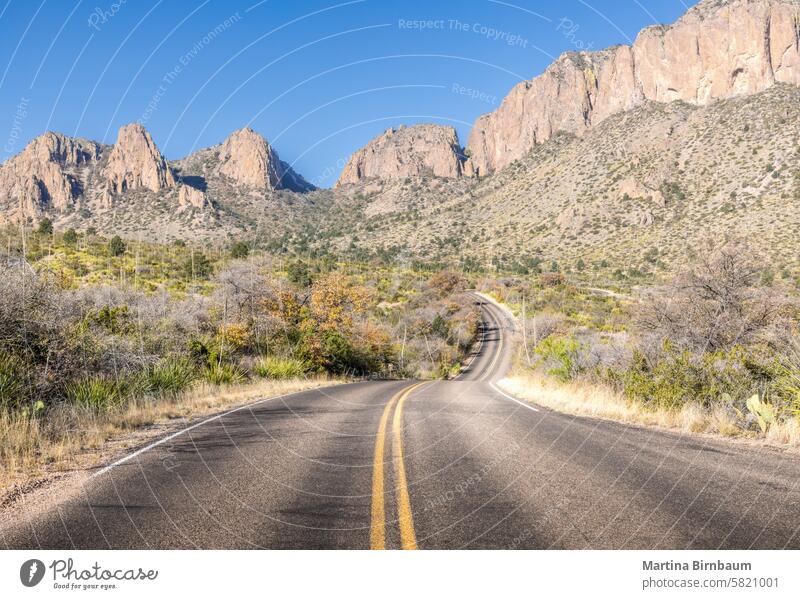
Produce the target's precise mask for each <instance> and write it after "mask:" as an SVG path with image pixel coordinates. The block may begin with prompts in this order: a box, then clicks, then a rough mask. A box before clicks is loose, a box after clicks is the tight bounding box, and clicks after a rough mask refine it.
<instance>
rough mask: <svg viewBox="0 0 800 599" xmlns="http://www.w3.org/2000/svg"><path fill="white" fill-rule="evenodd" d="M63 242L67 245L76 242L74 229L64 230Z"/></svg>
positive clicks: (76, 236)
mask: <svg viewBox="0 0 800 599" xmlns="http://www.w3.org/2000/svg"><path fill="white" fill-rule="evenodd" d="M64 243H66V244H67V245H69V246H74V245H75V244H76V243H78V233H77V232H76V231H75V229H67V230H66V231H65V232H64Z"/></svg>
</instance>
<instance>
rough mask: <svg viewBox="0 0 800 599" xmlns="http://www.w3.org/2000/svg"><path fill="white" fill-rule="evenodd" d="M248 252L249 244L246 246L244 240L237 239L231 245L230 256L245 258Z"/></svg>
mask: <svg viewBox="0 0 800 599" xmlns="http://www.w3.org/2000/svg"><path fill="white" fill-rule="evenodd" d="M249 254H250V246H248V245H247V244H246V243H245V242H244V241H237V242H236V243H234V244H233V245H231V258H237V259H241V258H247V256H248V255H249Z"/></svg>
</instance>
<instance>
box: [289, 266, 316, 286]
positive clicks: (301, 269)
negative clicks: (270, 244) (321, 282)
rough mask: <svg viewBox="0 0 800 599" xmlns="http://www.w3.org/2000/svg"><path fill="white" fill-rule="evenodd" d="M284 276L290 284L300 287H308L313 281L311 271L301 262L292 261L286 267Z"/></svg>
mask: <svg viewBox="0 0 800 599" xmlns="http://www.w3.org/2000/svg"><path fill="white" fill-rule="evenodd" d="M286 274H287V276H288V277H289V280H290V281H291V282H292V283H295V284H297V285H299V286H300V287H309V286H310V285H311V283H312V281H313V278H312V276H311V269H310V268H309V267H308V264H306V263H305V262H303V261H302V260H294V261H292V262H289V264H288V265H287V266H286Z"/></svg>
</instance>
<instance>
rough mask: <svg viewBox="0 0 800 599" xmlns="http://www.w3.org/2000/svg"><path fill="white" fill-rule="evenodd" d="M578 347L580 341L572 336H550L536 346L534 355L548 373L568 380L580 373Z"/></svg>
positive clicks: (565, 380)
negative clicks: (538, 358) (540, 360)
mask: <svg viewBox="0 0 800 599" xmlns="http://www.w3.org/2000/svg"><path fill="white" fill-rule="evenodd" d="M580 349H581V346H580V343H578V341H577V340H576V339H574V338H572V337H556V336H551V337H548V338H547V339H545V340H544V341H542V342H541V343H540V344H539V345H538V346H537V347H536V355H538V356H539V357H540V358H541V359H542V361H543V363H544V365H545V367H546V368H547V373H548V374H549V375H551V376H554V377H556V378H557V379H558V380H560V381H562V382H568V381H571V380H573V379H574V378H575V377H576V376H577V375H578V374H579V373H580V369H579V367H578V357H579V352H580Z"/></svg>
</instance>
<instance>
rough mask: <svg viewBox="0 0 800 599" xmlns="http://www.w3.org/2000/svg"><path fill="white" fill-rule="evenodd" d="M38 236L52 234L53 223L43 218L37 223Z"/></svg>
mask: <svg viewBox="0 0 800 599" xmlns="http://www.w3.org/2000/svg"><path fill="white" fill-rule="evenodd" d="M37 231H38V232H39V234H40V235H52V234H53V222H52V221H51V220H50V219H49V218H43V219H42V220H40V221H39V228H38V229H37Z"/></svg>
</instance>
